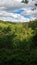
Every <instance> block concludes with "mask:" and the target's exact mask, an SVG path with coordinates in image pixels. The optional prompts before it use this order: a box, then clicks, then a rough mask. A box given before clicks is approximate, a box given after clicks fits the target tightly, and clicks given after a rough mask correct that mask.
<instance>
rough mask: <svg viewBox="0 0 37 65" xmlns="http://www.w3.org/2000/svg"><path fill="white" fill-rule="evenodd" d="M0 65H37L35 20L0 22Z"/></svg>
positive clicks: (36, 22)
mask: <svg viewBox="0 0 37 65" xmlns="http://www.w3.org/2000/svg"><path fill="white" fill-rule="evenodd" d="M0 65H37V20H35V21H30V22H25V23H18V22H17V23H11V22H8V21H7V22H5V21H1V20H0Z"/></svg>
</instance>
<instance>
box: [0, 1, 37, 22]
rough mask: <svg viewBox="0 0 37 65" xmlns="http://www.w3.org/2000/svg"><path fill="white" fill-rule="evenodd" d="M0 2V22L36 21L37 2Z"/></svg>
mask: <svg viewBox="0 0 37 65" xmlns="http://www.w3.org/2000/svg"><path fill="white" fill-rule="evenodd" d="M21 1H22V0H0V20H4V21H11V22H27V21H28V22H29V21H32V20H34V19H37V6H35V4H37V0H33V1H32V0H28V1H29V2H28V4H24V3H21Z"/></svg>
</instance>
